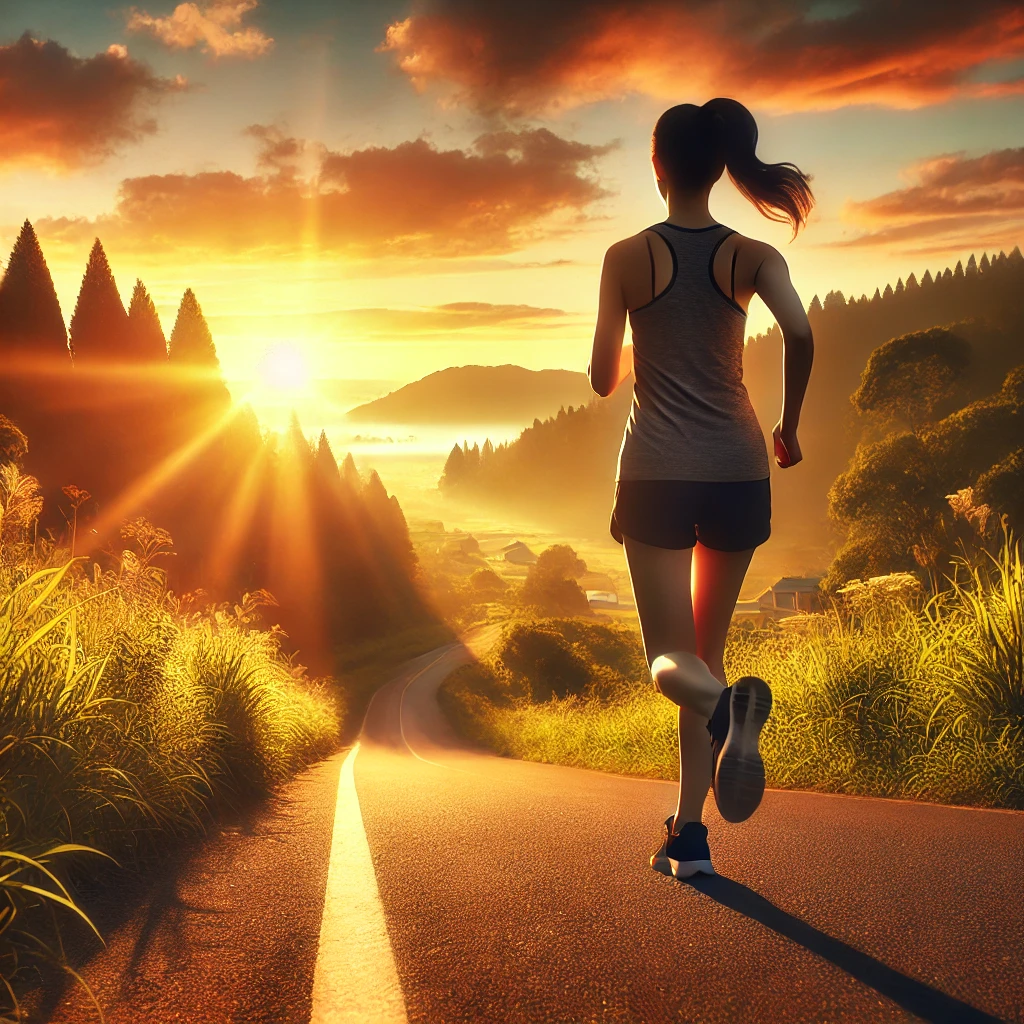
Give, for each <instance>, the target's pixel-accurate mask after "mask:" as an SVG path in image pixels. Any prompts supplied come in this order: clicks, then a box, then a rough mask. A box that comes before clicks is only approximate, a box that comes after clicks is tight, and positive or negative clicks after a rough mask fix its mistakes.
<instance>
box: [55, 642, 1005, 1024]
mask: <svg viewBox="0 0 1024 1024" xmlns="http://www.w3.org/2000/svg"><path fill="white" fill-rule="evenodd" d="M488 639H489V636H488V634H486V633H485V634H483V635H481V636H479V638H478V640H477V644H480V645H483V644H485V643H486V642H487V641H488ZM470 646H471V647H472V646H475V645H474V644H472V643H471V644H470ZM470 656H471V654H470V652H469V651H468V650H467V648H466V647H463V646H462V645H461V644H454V645H451V646H449V647H445V648H441V649H439V650H437V651H434V652H431V653H430V654H428V655H424V656H423V657H421V658H417V659H415V660H414V661H412V662H410V663H408V664H407V665H406V666H405V668H404V669H403V671H402V672H401V673H400V674H399V675H398V676H397V677H396V678H395V679H394V680H392V681H391V682H390V683H388V684H387V685H386V686H384V687H383V688H382V689H380V690H379V691H378V692H377V694H376V696H375V697H374V699H373V701H372V703H371V705H370V707H369V710H368V712H367V715H366V720H365V722H364V726H363V730H362V733H361V735H360V737H359V741H358V744H357V745H356V746H355V747H353V748H352V749H351V750H349V751H347V752H343V753H342V754H340V755H338V756H337V757H336V758H334V759H332V760H330V761H328V762H325V763H324V764H323V765H320V766H317V767H316V768H314V769H311V770H310V772H308V773H306V775H305V776H304V777H303V778H301V779H299V780H296V782H295V783H294V784H292V786H291V787H290V788H286V789H285V790H284V791H283V792H282V794H281V795H280V796H279V798H278V800H277V801H276V803H275V805H274V807H272V808H271V809H270V811H268V812H266V814H265V815H264V816H263V817H262V818H260V819H259V820H256V821H253V822H249V823H247V824H245V825H243V826H240V827H239V828H238V829H236V830H235V831H230V830H229V831H227V832H225V833H224V834H223V835H222V836H220V837H214V838H213V839H211V842H210V844H209V845H208V848H207V849H205V850H204V851H202V852H201V854H200V855H198V856H196V857H193V858H191V859H190V860H189V862H188V863H187V864H184V865H181V866H180V868H179V869H178V870H176V871H175V872H174V874H173V877H172V878H170V879H169V880H168V883H167V886H166V887H165V890H166V891H164V895H163V896H162V897H161V899H160V900H154V899H147V900H143V901H141V902H140V903H139V905H138V906H137V908H136V909H135V910H134V911H133V913H132V914H129V915H122V918H123V919H122V920H114V918H113V917H112V918H111V919H110V921H109V922H108V925H109V927H110V928H111V929H112V937H111V941H110V943H109V947H108V949H106V950H105V951H103V953H101V954H100V955H98V956H96V957H94V958H93V959H92V960H91V961H90V962H89V963H88V964H87V965H86V967H85V968H84V969H83V970H84V974H85V977H86V978H87V980H88V981H89V982H90V984H92V985H93V986H94V988H95V989H96V990H97V992H98V993H99V995H100V1001H101V1003H102V1004H103V1005H104V1008H105V1010H106V1014H107V1021H108V1022H109V1024H121V1022H124V1024H151V1022H152V1024H165V1022H168V1021H188V1022H197V1024H198V1022H203V1024H221V1022H225V1024H226V1022H229V1021H230V1022H248V1021H251V1022H264V1021H268V1022H269V1021H274V1022H289V1024H293V1022H294V1024H413V1022H416V1024H419V1022H423V1024H461V1022H467V1024H468V1022H487V1024H490V1022H494V1024H504V1022H509V1024H547V1022H550V1024H591V1022H623V1024H627V1022H628V1024H670V1022H671V1024H677V1022H678V1024H720V1022H721V1024H727V1022H728V1024H732V1022H738V1024H739V1022H741V1024H762V1022H763V1024H788V1022H808V1024H812V1022H813V1024H831V1022H847V1021H849V1022H869V1021H870V1022H876V1021H877V1022H883V1021H884V1022H890V1021H919V1020H923V1021H930V1022H949V1024H972V1022H980V1021H1016V1022H1020V1021H1024V971H1022V970H1021V964H1022V963H1024V899H1022V882H1024V867H1022V865H1024V814H1022V813H1016V812H1000V811H984V810H971V809H965V808H953V807H943V806H936V805H930V804H915V803H906V802H899V801H891V800H876V799H866V798H857V797H841V796H829V795H818V794H808V793H794V792H785V791H769V792H768V793H767V794H766V795H765V799H764V803H763V804H762V806H761V808H760V809H759V810H758V812H757V813H756V814H755V815H754V817H753V818H752V819H750V820H749V821H748V822H745V823H743V824H741V825H730V824H727V823H725V822H724V821H722V820H721V818H719V817H718V815H717V813H716V812H715V811H714V806H713V801H712V802H711V805H710V807H709V813H708V815H707V818H706V820H707V821H708V825H709V830H710V842H711V848H712V856H713V859H714V861H715V865H716V868H717V869H718V871H719V875H718V876H717V877H702V876H698V878H697V879H696V880H693V881H688V882H677V881H675V880H673V879H670V878H666V877H664V876H662V875H659V874H657V873H655V872H653V871H652V870H651V869H650V867H649V866H648V857H649V855H650V853H651V852H653V850H654V849H655V848H656V847H657V845H658V844H659V842H660V839H661V830H662V827H663V826H662V822H663V821H664V819H665V817H666V816H667V815H668V814H669V813H670V812H671V809H672V807H673V801H674V787H673V786H672V785H670V784H667V783H664V782H658V781H651V780H640V779H633V778H625V777H620V776H613V775H606V774H601V773H597V772H590V771H583V770H579V769H572V768H564V767H558V766H552V765H542V764H534V763H528V762H520V761H512V760H508V759H504V758H498V757H493V756H490V755H487V754H485V753H481V752H479V751H476V750H472V749H469V748H467V747H465V746H464V745H463V744H461V743H460V742H459V741H458V739H457V738H456V737H455V736H454V735H453V734H452V732H451V730H450V728H449V727H448V725H447V723H446V722H445V721H444V719H443V718H442V716H441V713H440V711H439V709H438V706H437V703H436V691H437V687H438V686H439V685H440V683H441V682H442V681H443V679H444V678H445V676H446V675H447V674H448V673H449V672H450V671H451V670H452V669H453V668H454V667H455V666H457V665H458V664H461V663H462V662H463V661H465V660H466V659H467V658H468V657H470ZM332 810H333V812H334V813H333V814H332V813H331V812H332ZM229 886H230V888H229ZM101 917H102V915H101ZM45 1010H46V1012H45V1013H43V1014H42V1016H41V1019H44V1020H47V1021H60V1022H62V1024H72V1022H74V1024H78V1022H80V1021H81V1022H84V1021H87V1020H95V1019H97V1018H96V1016H95V1014H94V1012H93V1011H92V1010H91V1009H90V1008H89V1006H88V1005H87V1003H86V1001H84V1000H83V999H82V997H81V993H80V992H79V991H77V990H76V989H74V988H73V987H71V988H69V989H68V990H67V991H66V992H65V994H64V996H63V998H62V999H61V1000H56V1001H53V1004H52V1005H51V1006H49V1007H48V1008H45Z"/></svg>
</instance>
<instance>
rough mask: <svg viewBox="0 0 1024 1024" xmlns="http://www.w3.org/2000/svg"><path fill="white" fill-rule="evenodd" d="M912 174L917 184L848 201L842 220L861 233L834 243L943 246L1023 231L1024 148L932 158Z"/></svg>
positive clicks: (993, 240) (997, 239) (1001, 239)
mask: <svg viewBox="0 0 1024 1024" xmlns="http://www.w3.org/2000/svg"><path fill="white" fill-rule="evenodd" d="M907 177H909V178H912V179H915V183H914V184H912V185H908V187H906V188H902V189H897V190H895V191H893V192H886V193H885V194H884V195H880V196H876V197H875V198H873V199H867V200H864V201H861V202H851V203H847V204H846V206H845V207H844V209H843V219H844V220H846V221H848V222H850V223H853V224H856V225H858V226H859V227H861V228H862V232H861V233H860V234H858V235H856V236H854V237H852V238H848V239H842V240H839V241H837V242H834V243H832V244H833V245H836V246H841V247H845V246H879V245H884V246H889V247H899V248H903V249H906V248H907V247H908V246H911V245H915V246H918V248H916V249H914V250H912V251H917V252H924V251H941V250H942V249H948V248H950V247H951V246H955V245H956V244H957V243H958V242H960V243H961V244H968V245H975V244H981V243H986V244H1005V243H1006V242H1007V241H1009V240H1010V239H1013V238H1019V236H1020V234H1021V233H1022V231H1024V148H1019V149H999V150H994V151H993V152H991V153H985V154H983V155H982V156H977V157H967V156H965V155H964V154H963V153H947V154H943V155H941V156H935V157H929V158H928V159H927V160H922V161H920V162H918V163H916V164H914V165H913V166H912V167H911V168H909V169H908V171H907ZM922 245H924V248H921V246H922ZM908 251H911V250H908Z"/></svg>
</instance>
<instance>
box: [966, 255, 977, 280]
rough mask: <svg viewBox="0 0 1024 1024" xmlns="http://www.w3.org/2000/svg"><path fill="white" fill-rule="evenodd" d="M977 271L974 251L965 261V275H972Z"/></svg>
mask: <svg viewBox="0 0 1024 1024" xmlns="http://www.w3.org/2000/svg"><path fill="white" fill-rule="evenodd" d="M977 272H978V261H977V260H976V259H975V258H974V253H973V252H972V253H971V258H970V259H969V260H968V261H967V271H966V273H967V276H968V277H973V276H974V275H975V274H976V273H977Z"/></svg>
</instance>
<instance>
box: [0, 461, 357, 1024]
mask: <svg viewBox="0 0 1024 1024" xmlns="http://www.w3.org/2000/svg"><path fill="white" fill-rule="evenodd" d="M5 468H6V469H8V471H9V470H10V467H5ZM124 539H125V541H126V542H127V546H126V548H125V550H124V552H123V553H122V555H121V558H120V560H119V564H118V565H117V567H116V568H113V569H110V570H106V571H103V570H101V569H100V567H99V566H98V565H93V566H92V567H91V569H90V571H88V572H87V571H86V568H85V567H84V566H83V565H82V564H81V563H82V561H83V560H82V559H77V560H71V561H69V560H67V552H66V551H64V550H62V549H60V548H57V547H55V546H53V545H52V544H49V543H42V542H41V543H40V544H38V545H37V553H35V554H33V551H32V549H31V548H28V549H27V551H26V549H24V548H23V547H22V546H20V545H18V544H16V545H15V547H14V549H13V552H11V551H10V550H9V548H8V544H7V541H6V539H5V540H4V547H3V550H2V554H3V555H4V559H3V561H2V563H0V736H2V737H3V741H2V743H0V979H2V980H3V987H2V988H0V990H2V991H6V993H7V997H8V1005H7V1007H6V1008H3V1007H2V1000H0V1013H2V1010H3V1009H6V1010H7V1012H9V1013H13V1012H14V1011H15V1009H16V1007H15V1005H14V1004H13V1002H12V1000H13V998H14V997H13V992H14V990H13V989H11V988H10V987H9V985H10V983H11V982H12V981H13V979H14V977H15V975H18V976H20V975H19V971H23V970H24V969H25V968H26V967H28V966H29V965H31V963H32V962H33V961H34V960H35V959H36V958H38V957H40V956H43V957H47V956H50V955H58V956H59V950H60V948H61V947H60V938H59V925H60V921H61V916H60V915H61V914H64V915H65V917H66V916H67V915H80V911H79V910H78V907H77V904H76V903H75V900H74V896H73V890H72V888H71V886H70V884H69V883H68V882H67V865H68V864H72V865H73V864H75V863H77V862H78V861H79V860H81V858H83V857H86V858H88V857H94V856H95V854H96V852H97V851H98V852H100V853H102V854H105V855H108V856H110V857H114V858H116V859H117V861H118V862H120V863H122V864H124V863H126V862H128V861H132V860H138V859H139V858H143V857H146V856H148V855H151V854H153V853H154V852H157V851H159V850H160V849H162V848H164V847H165V846H166V844H167V842H168V841H169V840H172V839H182V838H184V837H187V836H189V835H193V834H195V833H197V832H201V831H202V830H203V829H204V828H205V827H206V826H207V824H208V823H209V822H210V821H211V820H212V816H213V815H214V814H215V813H216V812H217V810H218V808H219V807H221V806H223V805H224V804H225V802H234V801H238V800H240V799H242V798H243V797H246V796H248V795H251V794H258V793H263V792H266V791H267V790H268V789H269V788H270V787H271V786H273V785H274V784H275V783H276V782H278V781H280V780H282V779H284V778H285V777H286V776H288V775H289V774H291V773H292V772H294V771H295V770H296V769H298V768H299V767H301V766H303V765H305V764H307V763H309V762H311V761H312V760H314V759H315V758H318V757H320V756H322V755H323V754H325V753H327V752H328V751H329V750H331V749H332V748H333V746H334V745H335V744H336V742H337V739H338V734H339V712H340V708H339V706H338V702H337V700H336V699H335V698H334V697H333V696H331V694H330V692H329V690H328V688H327V682H326V681H323V680H321V681H316V680H312V679H309V678H308V677H307V676H306V675H305V673H304V671H303V670H302V669H301V667H299V666H297V665H295V664H294V663H293V662H292V661H290V660H289V659H288V658H286V657H285V656H284V655H283V653H282V651H281V647H280V635H279V634H278V633H276V632H275V631H269V632H268V631H261V630H260V629H257V628H254V623H253V611H254V609H255V608H256V607H257V606H258V604H259V603H260V598H259V597H258V596H256V597H254V598H247V599H246V600H243V602H242V604H241V605H237V606H234V607H232V606H222V607H207V608H205V609H196V608H190V607H189V602H187V601H184V600H182V599H180V598H175V597H174V596H173V595H172V594H170V593H169V592H168V591H167V590H166V588H165V582H166V581H165V576H164V574H163V571H162V569H161V568H160V566H159V564H158V561H159V559H160V558H161V556H162V555H164V554H166V553H168V551H169V549H170V537H169V536H168V535H167V534H166V532H165V531H161V530H159V529H158V528H155V527H153V526H151V525H150V524H149V523H147V522H146V521H144V520H141V519H137V520H135V521H133V522H132V523H130V524H127V525H126V528H125V531H124ZM10 554H13V555H14V556H16V557H13V558H12V557H8V556H9V555H10ZM58 867H59V868H60V871H58V870H57V869H58ZM45 904H49V905H50V907H51V908H52V909H53V910H55V911H56V912H57V913H55V914H53V915H51V914H49V913H45V912H44V911H45V906H44V905H45ZM55 929H56V930H55Z"/></svg>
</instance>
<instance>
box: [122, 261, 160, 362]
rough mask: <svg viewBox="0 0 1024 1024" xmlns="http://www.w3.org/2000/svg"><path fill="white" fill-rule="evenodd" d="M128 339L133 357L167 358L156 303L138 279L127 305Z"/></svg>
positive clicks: (155, 360)
mask: <svg viewBox="0 0 1024 1024" xmlns="http://www.w3.org/2000/svg"><path fill="white" fill-rule="evenodd" d="M128 340H129V351H130V353H131V355H132V357H133V358H135V359H139V360H143V361H145V362H160V361H162V360H166V359H167V339H166V338H165V337H164V329H163V327H162V326H161V325H160V317H159V316H158V315H157V312H156V305H155V304H154V302H153V300H152V298H150V295H149V292H147V291H146V286H145V285H144V284H143V283H142V282H141V281H138V280H137V281H136V282H135V290H134V291H133V292H132V301H131V303H130V305H129V306H128Z"/></svg>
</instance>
